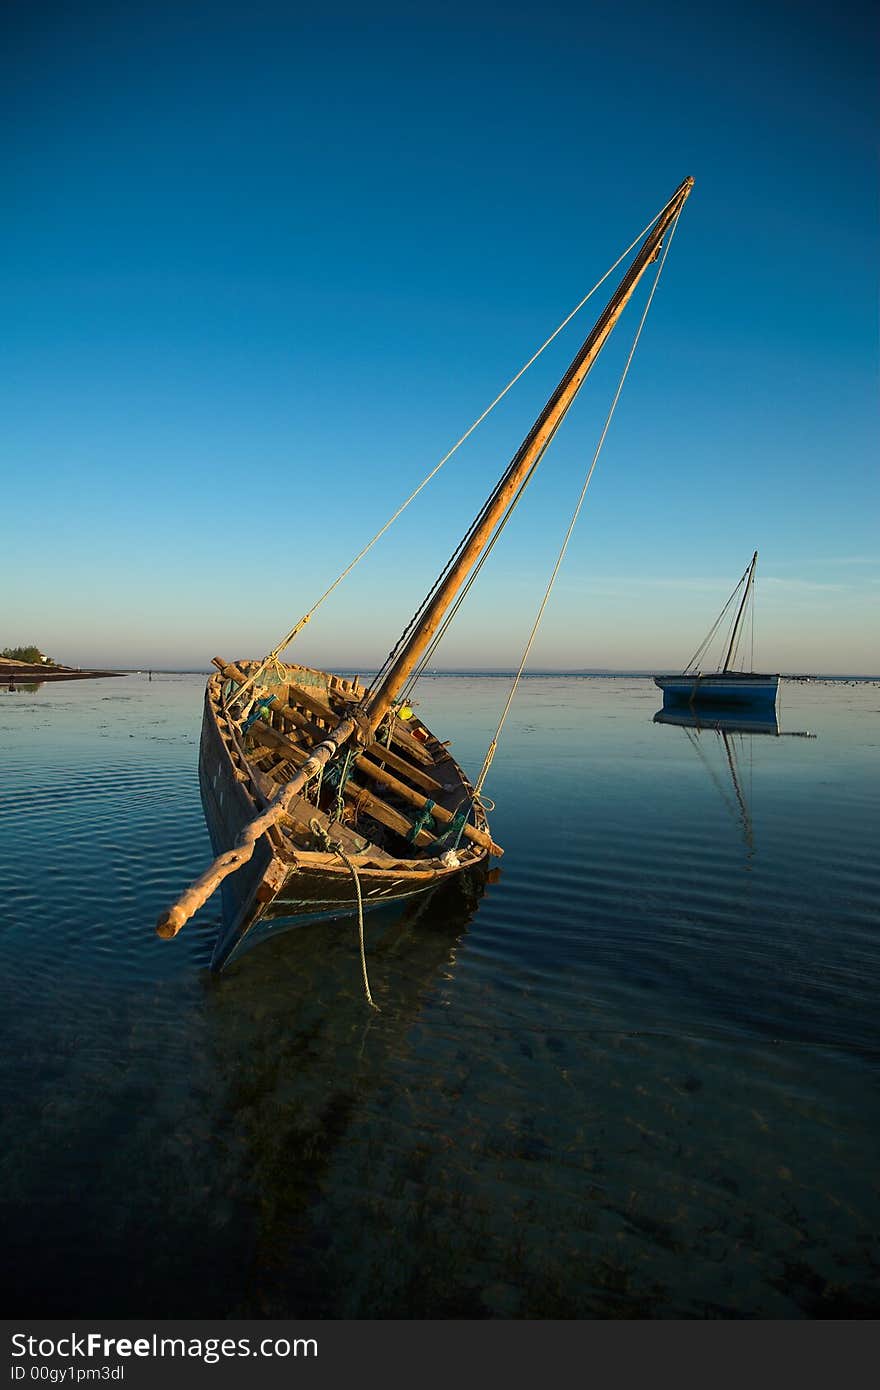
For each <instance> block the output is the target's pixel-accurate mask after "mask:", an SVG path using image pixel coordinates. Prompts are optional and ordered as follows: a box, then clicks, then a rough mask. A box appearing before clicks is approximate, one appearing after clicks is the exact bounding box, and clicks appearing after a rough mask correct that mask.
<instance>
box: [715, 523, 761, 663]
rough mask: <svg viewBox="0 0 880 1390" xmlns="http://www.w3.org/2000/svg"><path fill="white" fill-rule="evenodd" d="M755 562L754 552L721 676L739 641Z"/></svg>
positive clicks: (752, 580)
mask: <svg viewBox="0 0 880 1390" xmlns="http://www.w3.org/2000/svg"><path fill="white" fill-rule="evenodd" d="M757 562H758V552H757V550H756V551H755V553H754V555H753V556H752V563H751V564H750V565H749V577H748V579H747V580H746V587H745V589H744V590H743V596H742V600H741V602H740V605H739V612H738V613H737V615H736V622H735V623H734V625H733V632H732V633H731V634H730V645H729V646H728V648H727V656H726V657H725V658H724V665H723V667H722V668H721V670H722V674H723V675H726V673H727V672H728V671H729V670H730V663H731V660H732V658H733V653H734V652H735V651H736V644H737V642H738V640H739V629H740V624H741V623H742V620H743V614H744V613H745V611H746V604H747V603H748V601H749V594H750V593H751V589H752V584H753V582H754V579H755V565H756V564H757Z"/></svg>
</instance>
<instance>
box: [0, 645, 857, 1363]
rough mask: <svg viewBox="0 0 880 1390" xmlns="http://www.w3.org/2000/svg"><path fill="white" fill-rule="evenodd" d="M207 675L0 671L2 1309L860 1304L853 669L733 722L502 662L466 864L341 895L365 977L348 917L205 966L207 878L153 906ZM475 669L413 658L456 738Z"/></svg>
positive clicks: (162, 884) (187, 813)
mask: <svg viewBox="0 0 880 1390" xmlns="http://www.w3.org/2000/svg"><path fill="white" fill-rule="evenodd" d="M203 684H204V676H198V675H157V674H155V673H154V676H153V679H152V681H150V680H149V679H148V677H147V674H146V673H144V674H142V675H136V674H129V675H126V676H123V677H121V678H119V679H117V680H115V681H113V682H107V683H104V682H101V683H98V682H95V683H94V684H91V683H89V682H75V683H68V684H64V685H55V686H50V685H46V686H44V687H43V688H42V689H40V690H39V691H35V692H23V691H16V692H15V693H13V694H10V693H7V692H4V693H3V694H2V695H0V749H2V757H3V766H4V779H3V790H2V795H3V806H2V818H0V824H2V826H3V831H4V837H5V843H6V847H7V853H6V854H4V856H3V857H2V861H0V891H2V894H3V901H4V902H5V903H6V904H7V905H8V906H9V908H10V910H9V911H8V912H7V916H6V921H5V925H4V931H3V937H2V940H3V950H4V969H3V971H2V972H0V1006H2V1009H3V1016H4V1019H5V1020H6V1029H7V1034H8V1041H7V1049H8V1052H9V1055H10V1056H14V1057H16V1058H17V1059H18V1060H17V1064H16V1066H15V1067H8V1068H6V1069H5V1070H4V1075H3V1079H2V1083H0V1086H2V1094H0V1100H2V1106H0V1180H2V1191H3V1224H4V1245H5V1250H4V1261H3V1263H4V1288H3V1295H4V1306H5V1308H6V1310H7V1315H9V1316H13V1317H19V1318H22V1319H25V1318H27V1317H34V1316H37V1315H39V1316H41V1317H47V1318H48V1317H59V1316H64V1317H70V1318H75V1317H87V1316H94V1310H95V1309H96V1308H99V1309H101V1311H102V1316H105V1317H107V1318H111V1317H112V1318H125V1317H137V1318H148V1319H153V1320H155V1319H158V1318H174V1317H181V1318H182V1317H223V1318H229V1317H244V1318H248V1317H252V1318H260V1319H265V1318H289V1317H305V1318H334V1319H344V1318H360V1319H365V1318H366V1319H371V1318H385V1319H389V1318H419V1317H425V1318H447V1319H448V1318H465V1319H472V1318H496V1319H498V1318H501V1319H503V1318H520V1319H525V1318H541V1319H549V1318H590V1317H593V1318H596V1317H601V1318H618V1317H633V1316H643V1317H666V1318H672V1317H689V1318H695V1317H706V1316H718V1317H763V1318H800V1317H867V1316H876V1315H877V1313H878V1312H880V1305H878V1299H877V1288H878V1280H877V1274H878V1263H880V1261H878V1252H877V1246H876V1231H877V1229H878V1228H880V1225H878V1223H880V1203H878V1192H877V1185H876V1169H875V1162H874V1159H875V1154H876V1131H877V1125H878V1120H880V1115H878V1108H877V1101H876V1096H877V1090H876V1078H877V1060H878V1057H880V1032H878V1022H877V1017H876V991H877V985H878V982H880V980H878V977H880V938H878V923H877V911H876V904H877V901H878V888H880V882H878V879H880V872H878V866H877V863H876V855H875V853H874V846H873V838H872V833H871V827H872V825H873V824H875V823H876V818H877V800H878V784H880V779H878V778H877V770H878V769H877V763H878V740H877V732H876V731H877V719H878V717H880V715H878V706H880V684H878V683H877V682H876V681H859V682H845V681H837V682H831V681H827V682H826V681H821V680H820V681H813V682H809V683H795V682H789V683H785V682H784V683H783V688H782V697H781V703H780V715H779V721H778V729H773V728H772V727H771V728H770V729H769V730H768V729H766V728H764V727H763V726H762V724H761V723H757V724H756V725H755V726H753V727H751V728H750V727H749V726H748V722H747V721H743V725H742V727H739V728H737V729H734V730H727V729H721V728H719V727H714V726H713V725H712V724H711V722H710V723H709V724H707V725H706V726H704V727H695V726H694V725H693V724H688V723H687V722H683V723H682V722H679V723H677V724H676V723H664V722H655V721H654V716H655V714H656V713H657V712H658V703H659V697H658V692H657V690H656V688H655V687H654V686H653V683H652V682H651V680H650V679H649V678H647V677H604V678H591V677H575V676H536V677H531V678H528V679H526V680H525V681H524V682H523V686H522V689H521V694H520V701H519V703H518V704H517V705H516V706H514V709H513V712H512V714H511V717H510V720H509V723H508V728H507V731H506V741H505V744H504V746H503V749H502V750H501V752H499V756H498V757H497V759H496V760H495V762H494V764H493V766H492V775H491V779H490V780H489V781H487V784H486V791H487V793H488V795H489V796H491V798H492V799H493V800H494V801H495V803H496V809H495V810H494V812H493V813H492V820H491V823H492V833H493V836H494V837H495V838H497V840H498V842H499V844H500V845H501V846H502V847H503V848H504V851H505V853H504V858H503V860H501V861H500V874H499V876H498V878H497V881H496V882H493V883H488V884H480V885H471V886H469V885H466V884H458V883H452V884H449V885H447V887H446V888H442V887H441V889H438V890H437V892H436V893H435V894H433V895H429V896H427V897H425V898H424V899H423V900H420V899H413V900H412V901H411V902H409V903H402V904H400V905H398V906H397V907H395V908H390V909H388V908H377V909H376V910H375V911H373V912H369V913H367V916H366V942H365V945H366V956H367V961H368V965H369V970H370V982H371V986H372V990H373V994H374V997H375V999H376V1002H377V1003H378V1004H379V1006H380V1008H381V1012H375V1011H373V1010H371V1009H370V1008H369V1006H368V1005H367V1004H366V1002H365V999H364V994H363V984H362V980H361V976H360V966H359V960H358V944H357V933H356V926H355V924H354V922H353V920H352V918H351V917H350V916H349V917H343V918H341V919H339V920H331V921H326V922H315V923H311V924H306V925H303V926H298V927H296V928H294V929H292V930H290V931H289V932H287V933H284V934H281V935H279V936H276V937H273V938H270V939H268V940H266V941H264V942H262V943H261V944H259V945H257V946H255V947H254V949H253V950H251V951H248V952H247V953H245V954H243V955H242V956H241V957H240V958H239V959H237V960H236V961H234V962H233V963H232V964H231V965H230V966H229V967H228V968H227V970H226V971H224V972H223V973H222V974H221V975H219V976H212V975H211V974H210V972H209V970H208V965H209V962H210V958H211V953H212V949H213V943H214V940H215V939H216V935H217V931H218V927H219V924H220V913H221V904H220V901H219V897H218V899H217V901H213V900H212V901H211V902H209V903H208V904H207V905H206V906H205V908H203V909H202V911H201V912H200V913H198V914H197V915H196V916H195V917H194V918H193V919H192V921H191V922H190V923H189V924H188V926H187V928H186V930H185V931H183V932H182V933H181V934H180V936H179V937H177V938H176V939H175V940H173V941H165V942H163V941H159V940H158V939H157V938H156V936H155V934H154V931H153V926H154V922H155V919H156V917H157V915H158V914H159V912H160V911H161V910H162V908H163V907H164V906H165V905H166V904H167V902H168V901H169V900H170V899H171V898H172V897H173V895H174V893H175V892H176V891H177V889H178V887H179V885H180V883H182V882H183V883H185V882H189V881H191V880H192V878H193V877H194V876H195V874H196V873H198V872H199V871H200V870H201V868H202V867H203V866H204V864H205V863H207V862H208V861H209V860H210V858H211V846H210V843H209V841H208V835H207V830H206V826H205V820H204V816H203V812H202V807H201V804H200V798H199V786H198V777H197V758H198V738H199V720H200V704H201V692H202V689H203ZM507 686H508V682H507V681H506V680H505V679H503V678H498V677H491V676H469V675H467V674H459V675H456V676H454V677H443V676H430V677H423V678H422V681H421V682H420V685H419V687H418V690H417V694H416V699H417V700H418V706H417V712H418V714H419V716H420V717H422V718H424V719H425V721H426V722H427V723H428V724H429V725H430V726H431V727H432V728H442V730H443V736H444V737H448V738H450V739H451V741H452V747H453V751H454V754H455V757H456V758H457V760H458V762H459V763H460V764H461V766H462V767H463V768H464V769H465V770H466V771H468V772H469V773H471V774H472V773H473V772H474V770H475V769H478V768H479V766H480V764H481V762H482V759H483V756H484V754H485V749H486V746H487V743H488V740H489V739H490V737H491V735H492V732H493V730H494V728H495V724H496V721H497V717H498V712H499V709H500V707H501V705H502V704H503V701H504V699H505V696H506V690H507ZM806 732H809V733H811V734H813V735H815V737H812V738H803V737H801V738H790V737H785V736H780V735H786V734H788V733H806ZM525 788H527V789H528V798H527V799H526V798H525V797H524V795H523V792H524V789H525ZM71 1193H75V1194H76V1199H75V1200H73V1199H72V1198H71ZM35 1222H38V1223H39V1227H40V1230H41V1232H43V1233H44V1234H43V1235H42V1237H41V1240H40V1241H39V1242H35V1240H34V1228H35ZM132 1251H136V1252H137V1259H133V1258H132V1256H131V1252H132ZM23 1330H25V1329H23ZM95 1330H96V1331H99V1330H100V1328H95ZM133 1359H135V1358H134V1357H133ZM21 1361H22V1364H23V1365H24V1364H28V1363H27V1358H26V1357H22V1358H21Z"/></svg>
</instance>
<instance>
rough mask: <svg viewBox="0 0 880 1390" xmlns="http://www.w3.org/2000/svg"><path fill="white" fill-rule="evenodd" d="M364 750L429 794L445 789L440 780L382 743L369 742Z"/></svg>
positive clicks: (433, 794) (432, 794)
mask: <svg viewBox="0 0 880 1390" xmlns="http://www.w3.org/2000/svg"><path fill="white" fill-rule="evenodd" d="M366 752H367V753H369V755H370V757H371V758H374V759H375V760H376V762H378V763H387V764H388V766H389V767H390V768H393V769H394V771H395V772H399V773H401V775H402V776H404V777H408V778H409V780H410V781H411V782H414V783H415V785H416V786H417V787H421V789H422V791H425V792H428V794H429V795H430V796H434V797H436V795H437V793H438V792H442V791H444V790H445V788H444V786H443V784H442V782H438V781H436V780H435V779H434V778H433V777H429V776H428V774H427V772H423V771H422V769H421V768H419V767H413V765H412V763H411V762H408V761H407V759H406V758H401V756H400V755H399V753H393V752H392V751H391V749H390V748H386V747H385V744H384V743H371V744H370V745H369V747H368V748H367V749H366Z"/></svg>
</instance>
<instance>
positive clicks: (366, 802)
mask: <svg viewBox="0 0 880 1390" xmlns="http://www.w3.org/2000/svg"><path fill="white" fill-rule="evenodd" d="M344 795H345V796H346V797H348V796H351V797H353V798H355V799H356V801H357V807H358V810H359V811H366V812H367V814H368V815H370V816H372V817H373V819H374V820H377V821H379V822H380V823H381V824H382V825H387V827H388V829H389V830H396V831H397V834H398V835H402V836H403V837H404V839H409V838H410V835H411V834H412V828H413V827H412V822H411V821H409V820H408V819H407V818H406V816H404V815H402V814H401V812H400V811H395V810H394V807H393V806H389V805H388V803H387V802H386V801H382V799H381V798H380V797H378V796H374V795H373V793H372V792H368V791H367V789H366V787H363V786H361V784H360V783H359V782H356V781H355V780H354V778H353V777H349V779H348V781H347V782H346V784H345V792H344ZM434 839H435V837H434V836H433V835H432V834H431V832H430V831H429V830H420V831H419V833H418V835H416V837H415V841H414V843H415V844H416V845H419V846H420V847H423V846H425V845H431V844H433V843H434Z"/></svg>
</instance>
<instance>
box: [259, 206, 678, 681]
mask: <svg viewBox="0 0 880 1390" xmlns="http://www.w3.org/2000/svg"><path fill="white" fill-rule="evenodd" d="M671 201H672V199H671V198H670V199H669V201H668V202H666V203H664V205H663V207H662V208H661V209H660V211H659V212H658V213H657V215H656V216H655V217H653V218H652V219H651V221H650V222H648V223H647V224H646V225H645V226H644V227H643V228H642V230H641V231H640V232H639V234H638V236H637V237H635V238H634V239H633V240H632V241H631V242H630V244H629V246H628V247H627V248H626V250H625V251H622V252H621V254H620V255H619V256H618V258H617V260H616V261H615V262H614V264H613V265H612V266H609V268H608V269H607V270H606V272H605V274H604V275H603V276H602V278H601V280H597V281H596V283H595V285H594V286H593V288H592V289H591V290H589V291H588V292H587V293H586V294H585V295H584V297H583V299H581V300H580V302H579V303H578V304H576V305H575V307H574V308H573V309H572V311H571V313H570V314H568V315H567V316H566V317H565V318H564V319H563V320H562V322H561V323H560V324H559V326H558V327H557V328H555V329H554V330H553V332H552V333H551V334H550V337H549V338H547V339H546V341H545V342H543V343H542V344H541V346H540V347H539V348H538V350H537V351H536V352H535V353H533V354H532V356H531V357H530V358H529V360H528V362H526V363H525V364H524V365H523V366H522V367H521V368H520V369H519V371H518V372H517V373H516V376H514V377H511V379H510V381H509V382H508V383H507V385H506V386H505V387H504V389H503V390H501V391H499V393H498V395H497V396H496V397H495V399H494V400H493V401H492V403H491V405H488V406H487V407H486V409H485V410H484V411H483V413H482V415H479V416H478V417H477V419H476V420H474V422H473V424H472V425H471V426H470V427H469V428H468V429H467V430H465V432H464V434H463V435H462V436H461V438H460V439H459V440H457V441H456V443H455V444H453V446H452V448H451V449H450V450H449V451H448V453H446V454H444V456H443V458H442V459H441V460H440V462H439V463H438V464H436V465H435V466H434V468H432V469H431V471H430V473H428V474H426V476H425V477H424V478H423V479H422V481H421V482H420V483H419V485H418V487H417V488H415V489H414V490H413V491H412V492H411V493H410V495H409V497H407V499H406V501H404V502H402V503H401V505H400V506H399V507H398V508H397V511H396V512H394V513H393V514H392V515H391V516H390V517H389V518H388V520H387V521H386V522H385V525H384V526H382V527H381V529H380V530H378V531H377V532H376V534H375V535H374V536H373V538H372V540H369V541H368V542H367V544H366V545H365V546H364V547H363V549H362V550H360V551H359V552H358V554H357V555H355V557H354V559H353V560H352V561H351V563H350V564H349V565H347V566H346V568H345V569H344V570H342V572H341V573H340V574H339V575H337V577H336V579H334V581H333V583H332V584H331V585H330V586H329V587H328V588H327V589H325V590H324V592H323V594H321V596H320V598H319V599H317V600H316V602H315V603H313V604H312V607H311V608H310V609H309V610H308V612H307V613H305V614H304V615H303V616H302V617H301V618H300V619H299V622H297V623H295V624H294V626H293V627H292V628H291V629H290V630H289V632H288V633H287V634H286V635H285V636H284V637H282V639H281V641H280V642H278V644H277V645H276V646H275V647H273V648H272V650H271V652H270V653H269V655H268V656H267V657H265V659H264V660H263V661H262V662H261V663H260V665H259V666H258V667H257V669H256V670H255V671H254V672H253V673H252V674H251V675H250V676H248V678H247V680H246V681H245V682H244V684H243V685H241V686H239V688H238V691H237V692H236V693H235V695H234V699H236V700H237V699H240V698H241V695H242V694H243V693H244V691H246V690H247V689H248V688H249V687H250V686H251V685H253V684H255V683H256V681H258V680H259V678H260V676H261V675H262V674H263V672H264V671H265V670H266V668H267V667H268V666H270V665H273V664H274V663H277V661H278V658H279V656H280V655H281V653H282V652H283V651H284V649H285V648H286V647H288V646H290V643H291V642H292V641H293V640H294V638H295V637H296V636H297V635H298V634H299V633H300V632H301V631H302V629H303V628H304V627H305V626H306V624H307V623H310V622H311V620H312V618H313V617H314V615H315V613H316V612H317V610H318V609H319V608H320V606H321V604H322V603H323V602H324V600H325V599H327V598H329V597H330V595H331V594H332V593H333V590H334V589H335V588H336V587H337V585H339V584H341V583H342V581H343V579H345V578H346V577H347V576H348V575H349V574H351V571H352V570H353V569H354V567H355V566H356V565H357V564H359V563H360V561H361V560H362V559H363V558H364V556H365V555H366V554H367V552H368V551H370V550H372V548H373V546H374V545H375V544H376V542H377V541H378V540H380V539H381V538H382V536H384V534H385V532H386V531H387V530H388V529H389V527H390V526H392V525H393V524H394V522H395V521H396V520H397V518H398V517H399V516H400V515H401V514H402V513H403V512H404V511H406V508H407V507H408V506H409V505H410V503H411V502H413V501H415V499H416V497H418V495H419V493H420V492H421V491H422V489H423V488H425V487H427V485H428V483H429V482H430V481H431V479H432V478H434V477H435V476H436V474H437V473H439V472H440V469H441V468H442V467H443V465H444V464H445V463H448V462H449V460H450V459H451V458H452V456H453V454H454V453H456V451H457V450H458V449H460V448H461V446H462V444H464V442H465V440H467V439H469V438H470V436H471V435H472V434H473V432H474V430H475V429H477V427H478V426H479V425H481V424H482V423H483V421H484V420H485V419H486V417H487V416H488V415H490V414H491V412H492V411H493V410H494V409H495V407H496V405H498V404H499V403H500V402H501V401H502V400H503V399H504V397H505V396H506V395H507V393H508V391H510V390H511V389H512V388H513V387H514V386H515V385H516V383H517V382H518V381H519V380H520V378H521V377H523V376H524V375H525V373H526V372H527V371H528V370H529V368H530V367H531V366H532V365H533V364H534V363H535V362H537V360H538V358H539V357H540V356H541V354H542V352H544V351H545V350H546V349H547V348H548V347H549V346H550V344H551V343H552V342H553V341H554V339H555V338H558V336H559V334H560V333H561V332H562V330H563V329H564V328H566V327H567V326H568V324H570V323H571V321H572V319H573V318H574V317H575V315H576V314H578V313H580V311H581V309H582V308H583V307H584V305H585V304H586V303H587V301H588V300H590V299H592V297H593V295H594V294H595V293H596V291H597V290H598V289H600V288H601V286H602V285H604V283H605V281H606V280H607V279H608V277H609V275H613V274H614V271H615V270H616V269H617V267H618V266H619V265H620V263H621V261H624V260H625V259H626V257H627V256H628V255H629V254H630V252H631V251H632V250H633V249H634V248H635V247H636V246H637V245H638V243H639V242H640V241H641V239H642V238H643V237H644V236H645V235H646V233H647V232H649V231H650V229H651V228H652V227H653V226H654V225H655V224H656V222H657V221H658V220H659V219H660V218H661V217H662V216H663V213H664V212H665V211H666V209H667V208H668V206H669V203H670V202H671ZM407 630H409V629H407ZM383 669H384V668H383Z"/></svg>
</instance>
